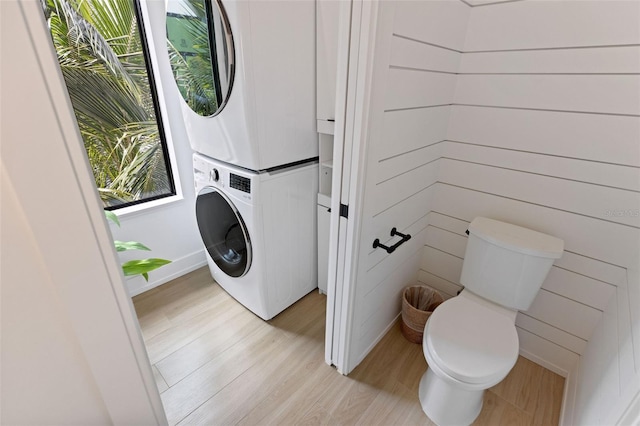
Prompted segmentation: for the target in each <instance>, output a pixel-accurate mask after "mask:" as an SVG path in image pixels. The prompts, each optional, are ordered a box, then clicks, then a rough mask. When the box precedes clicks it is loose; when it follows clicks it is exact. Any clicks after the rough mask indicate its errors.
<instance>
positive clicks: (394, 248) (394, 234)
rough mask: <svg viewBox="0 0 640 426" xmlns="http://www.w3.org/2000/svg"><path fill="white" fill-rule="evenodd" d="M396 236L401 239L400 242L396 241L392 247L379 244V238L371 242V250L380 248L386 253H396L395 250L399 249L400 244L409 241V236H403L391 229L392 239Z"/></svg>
mask: <svg viewBox="0 0 640 426" xmlns="http://www.w3.org/2000/svg"><path fill="white" fill-rule="evenodd" d="M396 235H397V236H399V237H401V238H402V239H401V240H400V241H398V242H397V243H395V244H394V245H392V246H391V247H389V246H385V245H384V244H382V243H380V239H379V238H376V239H375V240H373V248H374V249H375V248H378V247H380V248H382V249H385V250H386V251H387V253H389V254H391V253H393V252H394V251H396V249H397V248H398V247H400V246H401V245H402V244H404V243H405V242H407V241H409V240H410V239H411V235H410V234H403V233H401V232H398V230H397V229H396V228H395V227H393V228H391V236H392V237H394V236H396Z"/></svg>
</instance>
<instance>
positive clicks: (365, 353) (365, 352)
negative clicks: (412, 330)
mask: <svg viewBox="0 0 640 426" xmlns="http://www.w3.org/2000/svg"><path fill="white" fill-rule="evenodd" d="M401 315H402V312H399V313H398V315H396V316H395V317H394V318H393V320H392V321H391V323H389V325H387V326H386V327H385V329H384V330H382V333H380V334H379V335H378V337H376V338H375V340H374V341H373V343H371V345H369V347H368V348H367V349H366V350H365V351H364V352H362V353H361V354H360V356H359V357H358V359H357V362H356V363H355V364H354V365H356V366H358V365H360V363H361V362H362V361H363V360H364V359H365V358H366V357H367V355H369V353H370V352H371V351H372V350H373V348H375V347H376V345H377V344H378V343H380V340H382V338H383V337H384V336H386V334H387V333H388V332H389V330H391V328H393V326H394V325H395V324H396V322H398V319H400V316H401ZM351 371H353V368H352V369H351ZM351 371H350V372H351ZM342 374H344V373H342Z"/></svg>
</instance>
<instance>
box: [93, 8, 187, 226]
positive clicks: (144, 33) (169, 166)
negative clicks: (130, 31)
mask: <svg viewBox="0 0 640 426" xmlns="http://www.w3.org/2000/svg"><path fill="white" fill-rule="evenodd" d="M131 1H132V2H133V8H134V13H135V16H136V20H137V21H138V35H139V37H140V46H141V47H142V55H143V57H144V63H145V68H146V70H147V79H148V81H149V90H150V92H151V99H152V100H153V109H154V112H155V119H156V125H157V126H158V135H159V136H160V137H159V139H160V143H161V144H162V157H163V159H164V164H165V169H166V172H167V179H168V181H169V185H170V191H169V192H168V193H166V194H163V195H154V196H151V197H147V198H141V199H139V200H136V201H130V202H126V203H122V204H118V205H117V206H108V207H104V209H105V210H108V211H112V212H114V213H130V212H135V211H139V210H141V208H140V207H139V206H141V205H143V204H147V203H151V204H149V206H145V207H155V206H158V205H163V204H166V203H167V202H171V201H173V200H174V199H175V197H179V198H178V199H182V194H179V188H180V185H179V183H180V182H179V180H178V179H177V173H176V172H177V167H175V162H174V161H173V158H174V157H175V152H173V143H172V141H171V140H170V137H169V135H170V127H169V126H168V121H167V120H165V115H166V109H165V108H162V107H161V102H160V97H161V94H160V92H161V85H159V84H158V81H159V80H160V79H156V72H155V70H154V66H153V63H154V61H152V58H151V52H152V51H154V52H155V50H152V46H153V42H152V37H150V36H151V32H150V31H148V30H147V22H146V21H145V19H144V17H143V11H142V5H141V0H131ZM150 39H151V40H150ZM154 59H157V58H154ZM159 88H160V90H158V89H159ZM162 101H164V97H163V99H162ZM167 130H168V131H167ZM170 151H171V152H170ZM165 199H166V201H165V202H158V201H160V200H165ZM136 207H138V208H136ZM143 208H144V207H143ZM118 215H119V216H120V214H118Z"/></svg>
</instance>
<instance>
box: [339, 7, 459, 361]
mask: <svg viewBox="0 0 640 426" xmlns="http://www.w3.org/2000/svg"><path fill="white" fill-rule="evenodd" d="M468 15H469V7H468V6H467V5H465V4H464V3H461V2H459V1H450V0H446V1H427V2H414V1H406V2H380V7H379V9H378V20H377V29H376V35H375V37H376V43H375V55H374V57H375V60H374V63H373V66H372V70H373V71H372V83H371V87H372V90H371V103H370V110H371V112H370V119H369V135H370V136H369V140H368V149H367V157H366V159H365V161H366V170H367V172H366V180H365V181H366V184H365V189H364V197H363V199H364V201H363V212H364V214H363V217H362V228H361V235H360V241H361V247H360V250H359V255H358V265H359V266H358V278H357V284H356V286H355V287H356V288H355V294H354V298H353V300H354V301H355V309H354V313H353V326H352V333H351V340H350V347H351V350H350V353H351V354H352V357H353V360H354V361H353V363H352V367H353V366H355V365H357V364H358V363H359V361H360V360H361V359H362V358H363V357H364V356H365V355H366V354H367V353H368V351H369V350H370V349H371V348H372V346H373V345H374V344H375V343H376V342H377V340H378V339H379V338H380V337H382V336H383V335H384V333H385V331H386V329H387V328H388V327H389V325H390V324H392V323H393V321H394V319H395V318H396V317H397V315H398V313H399V312H400V302H401V291H402V289H403V288H404V287H405V286H407V285H410V284H415V283H416V282H417V279H418V272H419V270H420V265H421V263H422V258H423V252H424V244H425V239H426V238H427V230H428V227H427V225H428V219H429V214H428V213H429V209H430V207H429V205H430V199H431V198H432V196H433V193H434V189H435V184H436V182H437V176H438V166H439V161H440V160H439V159H440V157H441V156H442V152H443V151H442V150H443V147H444V143H445V141H446V139H447V131H448V123H449V116H450V112H451V106H450V104H451V103H452V102H453V100H454V95H455V86H456V72H457V70H458V67H459V65H460V53H459V52H457V51H455V49H461V48H462V47H463V44H464V35H465V33H464V31H465V27H466V20H467V18H468ZM428 43H432V44H435V45H447V46H453V47H454V49H453V50H448V49H442V48H440V47H436V46H434V45H431V44H428ZM429 70H437V71H429ZM393 227H396V228H397V229H398V231H400V232H402V233H409V234H411V235H412V239H411V240H409V241H408V242H406V243H405V244H404V245H402V246H401V247H400V248H398V250H396V251H395V252H394V253H393V254H387V253H386V252H385V251H384V250H382V249H376V250H374V249H373V248H372V246H371V244H372V242H373V240H374V239H376V238H379V239H380V240H381V242H382V243H383V244H393V243H395V242H396V241H398V240H399V237H390V236H389V234H390V230H391V228H393Z"/></svg>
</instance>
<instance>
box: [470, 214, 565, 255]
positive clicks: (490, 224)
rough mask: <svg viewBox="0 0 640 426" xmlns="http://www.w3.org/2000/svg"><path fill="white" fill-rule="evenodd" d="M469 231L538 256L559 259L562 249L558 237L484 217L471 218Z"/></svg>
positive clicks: (499, 243) (517, 250)
mask: <svg viewBox="0 0 640 426" xmlns="http://www.w3.org/2000/svg"><path fill="white" fill-rule="evenodd" d="M469 233H471V234H473V235H475V236H477V237H478V238H481V239H483V240H485V241H488V242H490V243H492V244H495V245H497V246H499V247H503V248H505V249H508V250H513V251H516V252H519V253H523V254H528V255H533V256H538V257H547V258H552V259H559V258H560V257H561V256H562V251H563V250H564V241H563V240H561V239H560V238H556V237H552V236H551V235H547V234H543V233H542V232H537V231H533V230H531V229H528V228H523V227H521V226H516V225H512V224H510V223H506V222H500V221H499V220H494V219H488V218H486V217H476V218H475V219H473V221H472V222H471V224H470V225H469Z"/></svg>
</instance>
